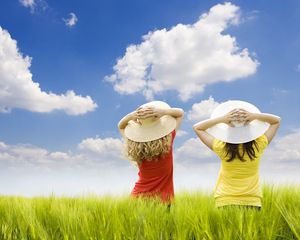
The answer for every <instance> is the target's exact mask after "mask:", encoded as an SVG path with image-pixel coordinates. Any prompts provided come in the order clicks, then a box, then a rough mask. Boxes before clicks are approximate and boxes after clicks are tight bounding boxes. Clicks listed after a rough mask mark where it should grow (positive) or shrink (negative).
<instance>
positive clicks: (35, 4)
mask: <svg viewBox="0 0 300 240" xmlns="http://www.w3.org/2000/svg"><path fill="white" fill-rule="evenodd" d="M19 2H20V3H21V5H22V6H24V7H26V8H30V11H31V13H33V12H35V11H36V10H37V9H41V10H46V9H47V7H48V4H47V2H46V1H45V0H19Z"/></svg>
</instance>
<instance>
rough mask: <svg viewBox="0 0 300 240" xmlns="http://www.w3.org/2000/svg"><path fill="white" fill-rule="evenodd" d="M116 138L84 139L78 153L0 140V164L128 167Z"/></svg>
mask: <svg viewBox="0 0 300 240" xmlns="http://www.w3.org/2000/svg"><path fill="white" fill-rule="evenodd" d="M122 149H123V143H122V141H121V140H120V139H118V138H103V139H101V138H87V139H84V140H82V141H81V142H80V143H79V144H78V152H76V153H72V152H71V151H69V152H59V151H55V152H51V151H48V150H47V149H44V148H40V147H37V146H32V145H24V144H18V145H7V144H5V143H4V142H0V164H1V165H2V166H6V167H9V168H14V167H24V166H27V167H30V168H34V169H49V170H51V169H52V170H55V169H62V168H79V169H87V168H92V167H93V166H106V167H107V166H126V165H127V166H128V165H129V163H128V162H126V161H125V159H124V158H123V155H122Z"/></svg>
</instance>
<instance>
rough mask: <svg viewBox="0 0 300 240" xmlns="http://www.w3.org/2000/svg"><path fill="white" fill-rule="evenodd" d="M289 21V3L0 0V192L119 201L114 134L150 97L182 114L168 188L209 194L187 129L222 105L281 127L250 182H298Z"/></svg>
mask: <svg viewBox="0 0 300 240" xmlns="http://www.w3.org/2000/svg"><path fill="white" fill-rule="evenodd" d="M299 12H300V3H299V1H296V0H293V1H292V0H288V1H284V2H282V1H273V2H271V1H247V2H246V1H231V2H227V3H225V2H220V1H164V2H161V1H160V2H159V1H145V0H142V1H140V0H139V1H114V0H113V1H89V2H84V1H72V2H66V1H48V0H20V1H19V0H12V1H11V0H4V1H2V2H1V8H0V26H1V29H0V30H1V31H0V32H1V35H0V50H1V51H0V53H1V54H0V58H1V59H0V60H1V62H0V87H1V90H0V154H1V155H0V161H1V162H0V166H1V170H0V172H1V177H0V180H1V182H2V184H0V193H2V194H23V195H39V194H48V193H49V192H51V191H53V192H55V193H57V194H77V193H81V192H86V191H92V192H96V193H105V192H112V193H119V192H126V191H129V190H130V188H131V187H132V186H133V184H134V181H135V180H136V169H135V168H134V167H133V166H131V165H130V164H129V163H127V162H125V161H124V160H121V157H120V156H121V146H122V142H121V140H120V136H119V133H118V130H117V127H116V126H117V123H118V121H119V119H120V118H121V117H122V116H123V115H124V114H126V113H127V112H129V111H132V110H133V109H135V108H136V107H137V106H139V105H140V104H143V103H144V102H146V101H148V100H151V99H158V100H164V101H167V102H168V103H169V104H170V105H172V106H176V107H181V108H183V109H184V110H185V112H186V114H185V120H184V122H183V124H182V131H181V132H180V134H178V135H179V136H178V137H177V138H176V142H175V163H176V164H175V174H177V175H174V181H175V187H176V186H177V189H178V190H179V189H182V188H184V189H189V190H191V189H201V188H202V187H203V188H205V187H207V188H209V187H211V186H213V184H214V181H215V180H216V175H217V169H218V166H219V165H218V164H219V162H218V160H217V159H216V157H215V156H214V155H213V154H212V153H211V152H209V151H208V150H207V149H205V148H203V146H202V145H201V144H200V142H198V141H197V140H196V139H194V138H195V135H194V133H193V132H192V129H191V126H192V125H193V124H194V123H195V122H196V121H198V120H201V119H203V118H205V117H207V116H209V113H210V112H211V111H212V109H213V107H215V106H217V104H219V103H221V102H224V101H226V100H229V99H241V100H246V101H249V102H251V103H253V104H255V105H256V106H258V107H259V108H260V109H261V111H263V112H271V113H274V114H277V115H279V116H281V117H282V126H281V128H280V130H279V132H278V136H277V138H276V139H275V141H274V142H272V143H271V145H270V146H269V149H268V150H267V153H266V155H265V156H264V158H265V161H264V162H263V165H262V170H261V174H262V176H263V179H266V181H268V182H274V181H279V182H281V183H282V182H294V181H297V182H299V181H300V178H299V176H298V171H299V170H300V163H299V161H300V145H299V143H298V142H299V139H300V124H299V120H298V119H299V118H300V110H299V106H298V104H299V102H300V82H299V81H300V79H299V78H300V58H299V56H300V32H299V27H298V25H299V23H300V15H299ZM146 35H147V36H146ZM26 56H28V57H29V58H31V61H30V60H29V58H28V57H27V58H26ZM30 74H32V75H30ZM37 84H39V85H37ZM275 153H276V154H275ZM272 161H274V162H272ZM270 166H272V167H270ZM120 175H121V176H122V177H120ZM111 177H112V178H114V180H113V181H112V182H111V184H106V183H107V182H108V181H109V179H110V178H111ZM118 177H120V179H119V180H118ZM8 182H9V184H7V183H8ZM32 183H36V184H34V185H35V186H34V187H33V186H32Z"/></svg>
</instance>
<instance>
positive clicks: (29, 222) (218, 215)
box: [0, 186, 300, 240]
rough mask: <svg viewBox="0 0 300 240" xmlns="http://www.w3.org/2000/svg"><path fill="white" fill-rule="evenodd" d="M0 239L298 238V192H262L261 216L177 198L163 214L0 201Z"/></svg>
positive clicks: (103, 202)
mask: <svg viewBox="0 0 300 240" xmlns="http://www.w3.org/2000/svg"><path fill="white" fill-rule="evenodd" d="M0 239H18V240H19V239H55V240H59V239H64V240H71V239H79V240H81V239H90V240H92V239H105V240H110V239H154V240H157V239H201V240H203V239H216V240H219V239H243V240H244V239H245V240H246V239H249V240H253V239H260V240H261V239H262V240H267V239H300V187H296V186H294V187H288V186H285V187H271V186H266V187H264V202H263V209H262V210H261V211H257V210H252V209H243V208H242V209H240V208H236V207H232V208H231V207H230V208H227V209H221V210H220V209H216V208H215V207H214V200H213V197H212V195H210V194H205V193H200V192H199V193H197V192H195V193H178V194H177V195H176V202H175V203H174V204H173V205H172V206H171V208H170V209H168V207H167V206H165V205H163V204H160V203H159V202H156V201H144V200H132V199H129V198H128V197H119V198H113V197H96V196H86V197H76V198H62V197H55V196H51V197H48V198H41V197H40V198H23V197H6V196H3V197H0Z"/></svg>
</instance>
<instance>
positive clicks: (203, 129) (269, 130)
mask: <svg viewBox="0 0 300 240" xmlns="http://www.w3.org/2000/svg"><path fill="white" fill-rule="evenodd" d="M279 124H280V118H279V117H277V116H275V115H271V114H264V113H260V111H259V110H258V109H257V108H256V107H255V106H254V105H252V104H250V103H247V102H243V101H228V102H225V103H223V104H221V105H219V106H218V107H217V108H216V109H215V111H214V112H213V114H212V117H211V118H210V119H208V120H205V121H202V122H199V123H197V124H195V125H194V130H195V132H196V134H197V135H198V137H199V138H200V140H201V141H202V142H203V143H204V144H205V145H206V146H208V147H209V148H210V149H212V150H213V151H214V152H215V153H216V154H217V155H218V157H219V158H220V160H221V169H220V173H219V177H218V180H217V184H216V187H215V193H214V197H215V202H216V206H217V207H223V206H228V205H235V206H236V205H238V206H247V207H255V208H258V209H260V208H261V206H262V193H261V189H260V184H259V166H260V159H261V156H262V155H263V152H264V150H265V148H266V147H267V146H268V144H269V143H270V142H271V141H272V139H273V137H274V135H275V133H276V131H277V129H278V127H279Z"/></svg>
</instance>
